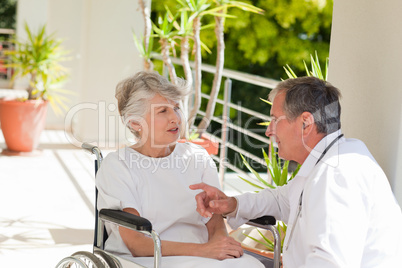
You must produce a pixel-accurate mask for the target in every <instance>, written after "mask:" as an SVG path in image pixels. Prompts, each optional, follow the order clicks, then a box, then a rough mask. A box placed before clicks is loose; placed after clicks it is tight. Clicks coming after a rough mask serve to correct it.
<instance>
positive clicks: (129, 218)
mask: <svg viewBox="0 0 402 268" xmlns="http://www.w3.org/2000/svg"><path fill="white" fill-rule="evenodd" d="M99 218H100V219H101V220H104V221H108V222H111V223H116V224H118V225H120V226H123V227H126V228H129V229H133V230H138V231H147V232H149V233H151V232H152V224H151V222H150V221H149V220H147V219H145V218H142V217H140V216H137V215H133V214H131V213H128V212H125V211H121V210H114V209H101V210H100V211H99Z"/></svg>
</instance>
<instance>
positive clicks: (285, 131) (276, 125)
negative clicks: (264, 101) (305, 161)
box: [265, 91, 302, 162]
mask: <svg viewBox="0 0 402 268" xmlns="http://www.w3.org/2000/svg"><path fill="white" fill-rule="evenodd" d="M285 97H286V92H283V91H282V92H279V93H278V94H277V95H276V96H275V98H274V100H273V102H272V107H271V117H272V121H271V123H270V124H269V126H268V128H267V130H266V132H265V135H266V136H267V137H270V138H273V139H274V141H275V142H276V143H277V145H278V155H279V157H281V158H283V159H286V160H294V161H296V162H299V161H298V158H299V157H298V150H299V147H300V144H301V134H302V133H301V127H300V122H299V119H298V118H296V119H295V120H293V121H289V120H288V119H287V117H286V115H285V112H284V111H283V104H284V102H285Z"/></svg>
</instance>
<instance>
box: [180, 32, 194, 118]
mask: <svg viewBox="0 0 402 268" xmlns="http://www.w3.org/2000/svg"><path fill="white" fill-rule="evenodd" d="M188 41H189V37H188V36H184V37H183V39H182V40H181V54H180V58H181V63H182V65H183V70H184V76H185V77H186V80H187V82H188V84H189V87H190V88H192V87H193V74H192V73H191V67H190V62H189V58H188V53H189V51H190V45H189V42H188ZM183 113H184V116H185V118H188V113H189V95H186V96H185V97H184V98H183Z"/></svg>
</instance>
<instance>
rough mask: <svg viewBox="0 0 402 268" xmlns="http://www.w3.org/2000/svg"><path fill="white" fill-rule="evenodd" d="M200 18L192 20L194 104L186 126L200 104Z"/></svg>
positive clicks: (191, 120) (194, 115)
mask: <svg viewBox="0 0 402 268" xmlns="http://www.w3.org/2000/svg"><path fill="white" fill-rule="evenodd" d="M200 29H201V20H200V18H199V17H197V18H195V19H194V21H193V33H194V47H195V59H194V61H195V68H194V69H195V83H194V91H195V93H194V106H193V108H192V110H191V112H190V115H189V118H188V126H189V127H191V126H192V125H193V124H194V121H195V118H196V116H197V112H198V110H199V109H200V106H201V63H202V59H201V40H200Z"/></svg>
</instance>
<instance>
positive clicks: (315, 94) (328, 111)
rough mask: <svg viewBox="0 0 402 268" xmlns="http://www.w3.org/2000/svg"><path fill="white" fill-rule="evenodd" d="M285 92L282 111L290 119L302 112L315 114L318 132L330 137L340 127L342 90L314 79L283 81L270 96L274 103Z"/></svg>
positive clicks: (300, 78) (301, 78)
mask: <svg viewBox="0 0 402 268" xmlns="http://www.w3.org/2000/svg"><path fill="white" fill-rule="evenodd" d="M282 92H284V93H286V97H285V101H284V104H283V111H284V112H285V115H286V117H287V118H288V120H290V121H292V120H295V119H296V118H297V117H298V116H299V115H301V114H302V113H303V112H309V113H311V114H312V115H313V117H314V121H315V124H316V126H317V132H318V133H325V134H330V133H332V132H334V131H337V130H338V129H340V128H341V105H340V103H339V99H340V97H341V93H340V91H339V89H337V88H336V87H334V86H333V85H331V84H330V83H329V82H327V81H324V80H321V79H318V78H316V77H312V76H305V77H299V78H289V79H287V80H284V81H282V82H280V83H279V84H278V85H277V86H276V87H275V88H274V89H273V90H272V91H271V92H270V93H269V96H268V99H269V100H270V101H271V102H272V101H273V100H274V98H275V96H276V95H277V94H278V93H282Z"/></svg>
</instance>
